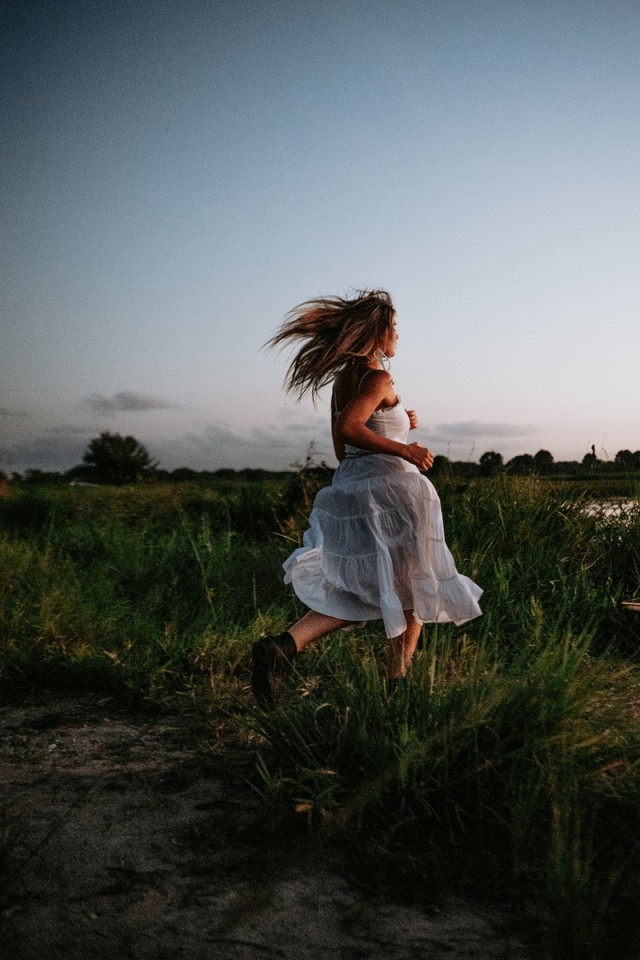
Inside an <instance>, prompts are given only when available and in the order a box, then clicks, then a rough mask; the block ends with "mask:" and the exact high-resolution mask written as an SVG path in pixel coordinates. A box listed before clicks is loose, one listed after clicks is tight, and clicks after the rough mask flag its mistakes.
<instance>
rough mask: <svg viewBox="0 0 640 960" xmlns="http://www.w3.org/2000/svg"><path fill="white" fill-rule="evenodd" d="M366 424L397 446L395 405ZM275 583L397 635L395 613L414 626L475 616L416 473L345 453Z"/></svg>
mask: <svg viewBox="0 0 640 960" xmlns="http://www.w3.org/2000/svg"><path fill="white" fill-rule="evenodd" d="M366 425H367V427H369V429H370V430H373V431H374V432H375V433H377V434H379V435H380V436H383V437H389V438H391V439H393V440H397V441H399V442H401V443H406V442H407V436H408V434H409V417H408V416H407V413H406V411H405V409H404V407H403V406H402V404H401V403H397V404H396V405H395V406H393V407H386V408H385V409H383V410H376V411H375V413H374V414H373V415H372V416H371V417H370V418H369V420H367V423H366ZM284 569H285V578H284V579H285V583H291V584H292V586H293V589H294V590H295V593H296V595H297V596H298V597H299V599H300V600H301V601H302V602H303V603H304V604H305V605H306V606H307V607H309V608H310V609H311V610H315V611H316V612H317V613H324V614H328V615H329V616H332V617H338V618H340V619H343V620H351V621H363V620H382V621H383V623H384V629H385V633H386V635H387V637H396V636H398V635H399V634H401V633H403V632H404V631H405V629H406V626H407V623H406V620H405V616H404V613H403V611H404V610H413V611H414V616H415V618H416V620H418V621H420V622H421V623H447V622H453V623H455V624H461V623H466V622H467V620H472V619H473V618H474V617H478V616H480V615H481V613H482V611H481V609H480V607H479V605H478V601H479V599H480V597H481V596H482V590H481V589H480V587H478V586H477V584H475V583H474V582H473V580H470V579H469V578H468V577H465V576H463V575H462V574H460V573H458V571H457V570H456V566H455V563H454V561H453V557H452V556H451V553H450V551H449V548H448V547H447V545H446V543H445V540H444V529H443V524H442V510H441V507H440V500H439V498H438V494H437V493H436V491H435V489H434V487H433V485H432V484H431V482H430V481H429V480H427V478H426V477H424V476H422V474H421V473H420V471H419V470H418V468H417V467H415V466H413V464H410V463H407V461H406V460H403V459H401V458H400V457H397V456H390V455H388V454H380V453H368V452H367V451H364V450H358V449H357V448H356V447H351V446H347V447H346V458H345V459H344V460H343V461H342V463H341V464H340V466H339V467H338V469H337V470H336V472H335V474H334V477H333V481H332V483H331V485H330V486H329V487H325V488H324V489H322V490H320V491H319V493H318V495H317V496H316V499H315V502H314V505H313V510H312V512H311V516H310V517H309V529H308V530H307V531H306V533H305V534H304V538H303V546H302V547H300V548H299V549H297V550H294V552H293V553H292V554H291V556H290V557H289V558H288V559H287V560H286V561H285V563H284Z"/></svg>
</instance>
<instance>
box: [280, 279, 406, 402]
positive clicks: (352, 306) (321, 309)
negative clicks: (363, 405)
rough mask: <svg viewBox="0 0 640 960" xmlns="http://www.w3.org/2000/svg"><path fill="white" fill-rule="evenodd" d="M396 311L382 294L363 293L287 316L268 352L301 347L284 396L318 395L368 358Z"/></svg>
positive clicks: (309, 304) (310, 303) (311, 303)
mask: <svg viewBox="0 0 640 960" xmlns="http://www.w3.org/2000/svg"><path fill="white" fill-rule="evenodd" d="M394 313H395V310H394V307H393V303H392V301H391V297H390V296H389V294H388V293H387V292H386V290H363V291H360V292H358V293H357V294H356V296H355V297H353V298H352V299H349V300H346V299H343V298H342V297H320V298H318V299H317V300H306V301H305V302H304V303H301V304H299V305H298V306H297V307H294V308H293V309H292V310H290V311H289V312H288V313H287V315H286V316H285V319H284V321H283V323H282V326H281V327H280V329H279V330H278V331H277V333H275V334H274V336H273V337H271V338H270V339H269V340H267V342H266V344H265V346H266V347H277V346H281V345H283V344H285V343H295V342H297V341H299V340H303V341H304V343H303V345H302V346H301V347H300V349H299V350H298V351H297V353H296V354H295V355H294V357H293V359H292V360H291V362H290V364H289V366H288V368H287V372H286V374H285V378H284V384H285V388H286V390H287V392H288V393H296V394H297V395H298V399H300V398H302V397H303V396H304V395H305V393H308V392H309V391H311V395H312V397H313V400H314V402H315V399H316V397H317V395H318V393H319V391H320V390H321V389H322V388H323V387H324V386H326V385H327V384H328V383H330V382H331V381H332V380H334V379H335V377H336V375H337V373H339V371H340V370H341V369H342V368H343V367H344V366H345V365H346V364H347V363H348V362H349V361H350V360H352V359H355V358H357V357H370V356H371V355H372V354H373V353H374V351H375V350H376V349H379V348H380V345H381V343H382V342H383V341H384V338H385V336H386V334H387V332H388V331H389V330H390V329H391V324H392V321H393V316H394Z"/></svg>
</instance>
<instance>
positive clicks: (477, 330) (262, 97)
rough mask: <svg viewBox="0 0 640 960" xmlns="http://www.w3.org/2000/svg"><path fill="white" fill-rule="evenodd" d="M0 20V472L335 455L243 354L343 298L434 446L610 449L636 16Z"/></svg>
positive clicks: (420, 2)
mask: <svg viewBox="0 0 640 960" xmlns="http://www.w3.org/2000/svg"><path fill="white" fill-rule="evenodd" d="M3 11H4V12H3V13H2V41H1V43H2V50H1V51H0V96H1V98H2V105H1V115H0V116H1V120H0V122H1V125H2V129H1V131H0V155H1V162H2V176H1V177H0V202H1V209H2V223H3V230H2V240H1V241H0V249H1V260H0V271H1V274H2V276H1V282H0V324H1V327H0V338H1V339H0V431H1V434H0V470H5V471H13V470H16V471H23V470H25V469H26V468H39V469H45V470H65V469H68V468H69V467H72V466H73V465H74V464H77V463H79V462H80V460H81V457H82V453H83V451H84V450H85V449H86V446H87V443H88V441H89V440H90V439H91V438H92V437H95V436H97V434H98V433H100V432H102V431H104V430H108V431H110V432H117V433H121V434H133V435H134V436H135V437H136V438H137V439H138V440H139V441H141V442H142V443H144V444H145V445H146V446H147V448H148V450H149V452H150V453H151V454H152V456H154V457H155V458H156V459H158V460H159V461H160V464H161V466H163V467H166V468H167V469H172V468H174V467H179V466H188V467H192V468H194V469H211V470H215V469H218V468H220V467H234V468H242V467H245V466H254V467H257V466H260V467H267V468H274V469H277V468H283V467H285V468H286V467H288V466H290V465H292V464H294V463H296V462H299V461H302V460H304V458H305V456H306V453H307V450H308V447H309V444H310V443H311V442H313V443H314V445H315V449H316V451H317V453H318V455H319V457H320V458H326V459H328V460H329V461H330V462H334V461H333V459H332V455H331V446H330V440H329V417H328V402H326V401H325V402H320V403H319V404H318V406H317V408H315V409H314V407H313V405H312V403H311V401H310V400H309V401H304V402H303V403H301V404H296V403H295V402H294V401H292V400H290V399H288V398H287V397H286V396H285V394H284V393H283V391H282V375H283V372H284V368H285V361H286V355H285V356H283V355H278V354H272V353H269V352H265V351H263V350H261V345H262V344H263V343H264V341H265V340H266V339H267V338H268V337H269V336H270V335H271V334H272V333H273V331H274V330H275V328H276V326H277V325H278V323H279V322H280V321H281V319H282V317H283V315H284V314H285V313H286V311H287V310H288V309H289V308H290V307H292V306H293V305H294V304H296V303H298V302H300V301H302V300H305V299H308V298H309V297H313V296H317V295H321V294H334V293H340V294H345V293H347V292H348V291H349V290H350V289H352V288H362V287H384V288H386V289H388V290H389V291H390V292H391V294H392V296H393V298H394V301H395V303H396V307H397V311H398V329H399V333H400V342H399V345H398V354H397V357H396V359H395V360H394V363H393V373H394V376H395V379H396V385H397V387H398V390H399V393H400V394H401V396H402V399H403V400H404V401H405V403H406V404H407V405H408V406H411V407H414V408H416V409H417V411H418V413H419V414H420V417H421V428H420V429H419V431H418V432H417V435H416V439H419V440H421V441H422V442H424V443H426V444H428V445H429V447H430V448H431V449H433V450H434V451H436V452H437V453H442V454H445V455H447V456H450V457H451V458H452V459H455V460H478V459H479V457H480V455H481V454H482V453H483V452H485V451H487V450H495V451H498V452H500V453H502V455H503V456H504V458H505V460H507V459H510V458H511V457H513V456H515V455H517V454H520V453H531V454H534V453H536V451H538V450H539V449H541V448H542V449H547V450H549V451H551V453H552V454H553V456H554V457H555V459H556V460H565V459H569V460H581V459H582V457H583V456H584V454H585V453H587V452H588V451H589V450H590V448H591V445H592V444H593V445H595V447H596V451H597V453H598V455H599V456H601V457H602V458H603V459H606V458H613V457H614V456H615V454H616V452H617V451H618V450H620V449H623V448H628V449H631V450H636V449H638V448H640V422H639V420H640V418H639V412H640V386H639V384H640V375H639V374H640V364H639V358H640V351H639V350H638V345H639V338H640V333H639V330H640V326H639V324H638V305H639V304H640V268H639V266H638V265H639V264H640V176H639V173H638V171H639V170H640V4H639V3H638V2H637V0H610V2H607V0H597V2H596V0H571V2H565V0H434V2H430V0H405V2H403V0H323V2H321V3H318V2H317V0H314V2H311V0H136V2H134V0H101V2H97V0H49V2H45V0H5V3H4V5H3ZM327 400H328V398H327Z"/></svg>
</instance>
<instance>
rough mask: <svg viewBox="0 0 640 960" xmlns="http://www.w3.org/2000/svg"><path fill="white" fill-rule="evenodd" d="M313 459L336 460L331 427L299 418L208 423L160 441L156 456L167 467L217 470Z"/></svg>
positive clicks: (281, 467)
mask: <svg viewBox="0 0 640 960" xmlns="http://www.w3.org/2000/svg"><path fill="white" fill-rule="evenodd" d="M310 453H311V454H312V455H313V458H314V460H317V461H321V460H327V461H330V462H333V459H334V458H333V450H332V449H331V440H330V437H329V436H328V427H327V426H326V425H324V426H321V425H319V424H318V423H311V424H310V423H307V424H306V425H305V426H304V429H303V424H302V423H301V422H300V421H295V422H293V423H291V424H283V425H277V426H263V427H253V428H252V429H251V430H249V431H247V432H240V431H236V430H233V429H231V428H229V427H226V426H221V425H219V424H206V425H204V426H203V427H202V430H201V431H200V432H198V433H196V432H191V433H187V434H184V435H183V436H181V437H180V438H171V439H166V440H161V441H158V442H156V443H155V444H154V456H155V457H157V458H158V459H159V460H160V465H161V466H162V467H165V468H166V469H168V470H172V469H174V468H176V467H185V466H186V467H191V468H192V469H194V470H218V469H220V468H223V467H224V468H230V469H233V470H241V469H243V468H244V467H262V468H264V469H267V470H288V469H291V468H295V467H296V466H298V465H300V464H302V463H304V462H305V460H306V458H307V456H308V455H309V454H310Z"/></svg>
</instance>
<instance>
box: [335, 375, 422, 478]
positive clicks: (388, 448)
mask: <svg viewBox="0 0 640 960" xmlns="http://www.w3.org/2000/svg"><path fill="white" fill-rule="evenodd" d="M395 402H397V397H396V395H395V391H394V389H393V381H392V380H391V377H390V376H389V374H388V373H386V372H385V371H384V370H374V371H372V372H371V373H370V374H369V375H368V376H367V377H366V379H365V381H364V383H363V385H362V388H361V390H360V392H359V394H358V396H357V397H354V398H353V400H351V401H350V402H349V403H348V404H347V405H346V407H345V408H344V410H342V411H341V412H340V414H339V415H338V416H337V417H336V419H335V421H334V424H333V443H334V448H335V451H336V456H338V459H342V458H344V445H345V444H346V443H350V444H352V445H353V446H354V447H359V448H360V449H361V450H370V451H371V453H386V454H390V455H391V456H394V457H402V458H403V459H404V460H407V461H408V462H409V463H413V464H414V465H415V466H416V467H418V469H420V470H428V469H429V468H430V467H431V465H432V464H433V455H432V453H431V452H430V451H429V450H427V448H426V447H422V446H420V444H419V443H409V444H406V443H400V442H399V441H398V440H391V439H389V438H388V437H381V436H380V435H379V434H377V433H374V432H373V430H370V429H369V427H367V426H366V422H367V420H368V419H369V417H370V416H371V414H372V413H373V412H374V410H377V409H379V407H381V406H384V405H385V404H387V405H392V404H393V403H395ZM340 453H341V454H342V456H340Z"/></svg>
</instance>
